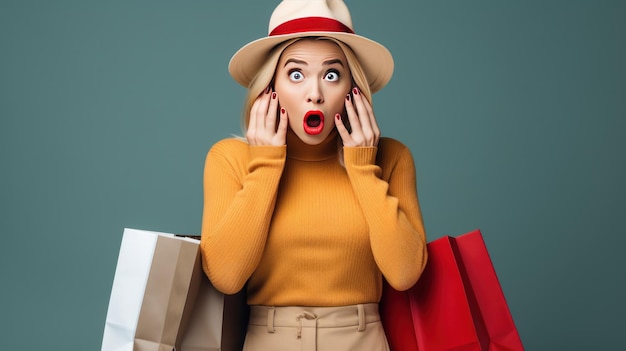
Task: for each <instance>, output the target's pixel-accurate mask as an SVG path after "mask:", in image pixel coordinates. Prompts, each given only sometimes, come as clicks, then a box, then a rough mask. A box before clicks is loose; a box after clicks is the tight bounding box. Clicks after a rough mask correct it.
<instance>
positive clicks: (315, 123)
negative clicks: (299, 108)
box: [302, 110, 324, 135]
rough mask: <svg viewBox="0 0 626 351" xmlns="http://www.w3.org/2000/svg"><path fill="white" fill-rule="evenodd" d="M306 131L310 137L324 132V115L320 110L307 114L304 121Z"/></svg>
mask: <svg viewBox="0 0 626 351" xmlns="http://www.w3.org/2000/svg"><path fill="white" fill-rule="evenodd" d="M302 126H303V127H304V131H305V132H306V133H307V134H309V135H317V134H319V133H321V132H322V130H324V113H323V112H322V111H319V110H312V111H309V112H307V113H306V114H305V115H304V118H303V119H302Z"/></svg>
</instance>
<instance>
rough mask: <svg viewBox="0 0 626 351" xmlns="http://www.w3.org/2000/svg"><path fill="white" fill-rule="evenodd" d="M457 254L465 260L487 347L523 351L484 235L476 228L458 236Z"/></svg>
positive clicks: (463, 264)
mask: <svg viewBox="0 0 626 351" xmlns="http://www.w3.org/2000/svg"><path fill="white" fill-rule="evenodd" d="M454 242H455V243H456V251H455V254H456V255H457V257H460V260H459V261H460V262H462V267H461V272H462V273H463V274H464V276H465V277H466V280H467V283H468V290H471V292H472V295H470V296H473V298H474V299H475V302H474V303H473V305H475V306H477V307H478V312H479V314H476V315H477V316H479V317H480V318H482V323H483V325H484V331H482V333H484V334H486V335H487V338H486V340H485V339H482V340H481V341H482V342H483V345H484V346H483V349H484V350H493V351H500V350H523V346H522V341H521V339H520V336H519V333H518V332H517V328H516V327H515V322H514V321H513V317H512V315H511V312H510V311H509V307H508V305H507V303H506V299H505V297H504V293H503V291H502V287H501V286H500V282H499V281H498V277H497V275H496V271H495V269H494V267H493V264H492V262H491V258H490V257H489V252H488V251H487V247H486V246H485V242H484V240H483V237H482V234H481V233H480V231H479V230H475V231H473V232H470V233H468V234H465V235H460V236H458V237H456V238H455V239H454Z"/></svg>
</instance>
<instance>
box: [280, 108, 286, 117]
mask: <svg viewBox="0 0 626 351" xmlns="http://www.w3.org/2000/svg"><path fill="white" fill-rule="evenodd" d="M285 112H286V111H285V108H284V107H281V108H280V113H282V114H283V115H284V114H285Z"/></svg>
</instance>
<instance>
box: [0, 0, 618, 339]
mask: <svg viewBox="0 0 626 351" xmlns="http://www.w3.org/2000/svg"><path fill="white" fill-rule="evenodd" d="M276 3H277V2H276V1H232V0H231V1H222V2H218V1H163V0H152V1H121V0H113V1H90V0H80V1H78V0H74V1H72V0H56V1H41V0H39V1H37V0H31V1H17V0H0V118H1V119H0V121H1V122H0V167H1V168H0V206H1V208H0V233H1V234H2V243H1V244H0V277H1V281H0V292H1V296H0V297H1V299H0V340H2V342H1V344H2V348H3V349H9V350H39V349H47V350H81V351H84V350H99V348H100V342H101V337H102V331H103V327H104V320H105V316H106V310H107V305H108V299H109V293H110V289H111V284H112V280H113V274H114V271H115V265H116V260H117V254H118V250H119V245H120V241H121V236H122V231H123V228H124V227H132V228H139V229H149V230H157V231H166V232H175V233H198V232H199V231H200V221H201V210H202V193H201V192H202V169H203V163H204V157H205V154H206V152H207V150H208V149H209V148H210V146H211V145H212V144H213V143H215V142H216V141H218V140H219V139H222V138H225V137H228V136H230V135H231V134H237V133H239V132H240V131H239V119H238V117H239V115H240V112H241V104H242V99H243V96H244V93H245V92H244V89H243V88H241V87H239V86H238V85H236V84H235V83H234V81H232V79H231V78H230V76H229V75H228V72H227V69H226V67H227V64H228V60H229V59H230V56H231V55H232V54H233V53H234V52H235V51H236V50H237V49H238V48H239V47H240V46H242V45H243V44H244V43H247V42H248V41H251V40H253V39H256V38H258V37H260V36H263V35H264V34H265V31H266V28H267V22H268V19H269V16H270V13H271V11H272V9H273V8H274V6H275V4H276ZM348 5H349V6H350V7H351V10H352V15H353V19H354V23H355V27H356V30H357V32H358V33H360V34H363V35H365V36H368V37H371V38H373V39H375V40H377V41H379V42H381V43H383V44H385V45H386V46H387V47H388V48H389V49H390V50H391V52H392V53H393V54H394V57H395V60H396V68H395V74H394V77H393V79H392V80H391V82H390V84H389V85H388V86H387V87H386V88H385V89H384V90H383V91H381V92H380V93H378V94H376V95H375V100H374V102H375V111H376V115H377V117H378V119H379V123H380V125H381V129H382V131H383V134H384V135H386V136H391V137H394V138H397V139H399V140H401V141H403V142H404V143H405V144H407V145H408V146H409V147H410V148H411V150H412V151H413V153H414V157H415V160H416V168H417V174H418V186H419V194H420V201H421V204H422V209H423V214H424V218H425V223H426V228H427V232H428V235H429V240H432V239H436V238H438V237H440V236H442V235H457V234H461V233H464V232H467V231H470V230H473V229H475V228H480V229H481V230H482V232H483V235H484V237H485V241H486V244H487V247H488V249H489V250H490V253H491V258H492V260H493V263H494V266H495V268H496V271H497V273H498V275H499V278H500V282H501V284H502V288H503V290H504V293H505V295H506V297H507V300H508V303H509V307H510V309H511V312H512V314H513V317H514V319H515V322H516V325H517V327H518V330H519V333H520V335H521V337H522V340H523V341H524V344H525V346H526V348H527V349H528V350H614V349H620V348H623V347H624V344H625V342H624V338H623V328H624V326H625V325H626V324H625V323H624V315H625V314H626V304H625V303H624V296H626V289H625V287H624V283H625V278H626V277H625V274H624V268H625V267H626V258H625V257H626V255H625V254H624V244H626V240H625V239H624V234H626V233H625V231H624V222H623V217H624V215H625V213H626V211H625V210H626V206H625V205H624V198H625V196H626V185H625V184H624V180H625V179H626V167H625V164H624V163H625V157H624V151H625V150H626V138H625V130H626V122H625V119H626V118H625V117H626V65H625V62H626V40H625V34H626V20H624V18H626V2H624V1H609V0H595V1H590V0H589V1H580V0H571V1H566V0H562V1H558V0H541V1H539V0H529V1H495V0H475V1H402V2H399V1H387V2H383V1H373V0H361V1H356V0H353V1H348Z"/></svg>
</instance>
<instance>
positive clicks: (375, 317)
mask: <svg viewBox="0 0 626 351" xmlns="http://www.w3.org/2000/svg"><path fill="white" fill-rule="evenodd" d="M283 350H285V351H344V350H345V351H347V350H359V351H389V345H388V344H387V338H386V337H385V332H384V330H383V326H382V323H381V322H380V315H379V314H378V304H376V303H368V304H359V305H350V306H342V307H268V306H251V307H250V321H249V323H248V333H247V334H246V341H245V344H244V347H243V351H283Z"/></svg>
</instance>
